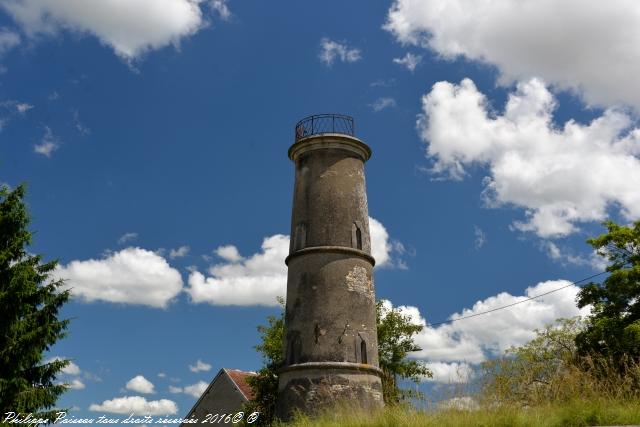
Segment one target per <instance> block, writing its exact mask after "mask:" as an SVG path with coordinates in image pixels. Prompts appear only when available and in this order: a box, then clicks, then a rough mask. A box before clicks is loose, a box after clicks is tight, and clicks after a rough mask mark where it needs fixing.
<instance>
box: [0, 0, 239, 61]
mask: <svg viewBox="0 0 640 427" xmlns="http://www.w3.org/2000/svg"><path fill="white" fill-rule="evenodd" d="M201 5H208V6H209V7H211V8H213V9H214V10H216V11H217V12H218V14H219V15H220V16H221V17H222V18H223V19H226V18H228V17H229V10H228V8H227V7H226V3H225V2H224V1H221V0H213V1H210V2H205V1H203V0H162V1H160V0H128V1H122V0H100V1H91V2H89V1H86V0H7V1H4V2H2V4H1V7H2V8H4V9H5V11H6V12H8V13H9V14H10V15H11V16H12V17H13V19H14V20H15V22H16V23H17V24H19V25H20V27H21V29H22V31H24V33H25V34H27V35H28V36H29V37H31V38H35V37H36V36H38V35H55V34H57V33H59V32H60V31H62V30H68V31H72V32H77V33H84V34H92V35H94V36H95V37H97V38H98V39H99V40H100V41H101V42H102V43H103V44H105V45H107V46H110V47H111V48H113V50H114V51H115V52H116V54H117V55H119V56H120V57H122V58H124V59H126V60H131V59H134V58H136V57H139V56H140V55H142V54H144V53H145V52H147V51H150V50H154V49H160V48H162V47H165V46H168V45H173V46H176V47H178V46H179V43H180V41H181V40H182V39H183V38H185V37H188V36H191V35H193V34H195V33H196V32H198V31H199V30H200V29H202V28H204V27H205V26H207V24H208V23H207V19H206V17H205V16H204V11H203V8H202V7H201Z"/></svg>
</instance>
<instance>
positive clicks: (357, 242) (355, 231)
mask: <svg viewBox="0 0 640 427" xmlns="http://www.w3.org/2000/svg"><path fill="white" fill-rule="evenodd" d="M351 246H352V247H354V248H356V249H360V250H362V227H360V222H359V221H356V222H354V223H353V226H352V227H351Z"/></svg>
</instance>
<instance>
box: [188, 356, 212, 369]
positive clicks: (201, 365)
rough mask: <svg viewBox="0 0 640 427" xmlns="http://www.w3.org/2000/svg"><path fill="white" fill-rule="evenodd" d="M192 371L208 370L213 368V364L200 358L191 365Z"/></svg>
mask: <svg viewBox="0 0 640 427" xmlns="http://www.w3.org/2000/svg"><path fill="white" fill-rule="evenodd" d="M189 370H190V371H191V372H207V371H210V370H211V365H210V364H208V363H205V362H203V361H202V360H200V359H198V361H197V362H196V364H195V365H189Z"/></svg>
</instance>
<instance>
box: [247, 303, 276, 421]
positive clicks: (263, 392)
mask: <svg viewBox="0 0 640 427" xmlns="http://www.w3.org/2000/svg"><path fill="white" fill-rule="evenodd" d="M278 302H279V303H280V306H281V307H282V310H281V313H280V314H279V315H278V316H269V317H267V325H260V326H258V332H259V333H260V341H261V342H260V344H258V345H256V346H255V349H256V350H257V351H258V352H259V353H260V354H262V361H263V366H262V368H261V369H260V370H259V371H258V375H256V376H255V377H250V378H248V379H247V382H248V383H249V385H250V386H251V388H252V389H253V399H252V400H251V401H250V402H249V403H248V404H247V405H245V408H244V410H245V412H246V413H248V414H249V413H251V412H256V411H257V412H259V413H260V416H259V417H258V419H257V420H256V422H255V423H254V425H257V426H268V425H271V423H272V421H273V420H274V418H275V414H276V398H277V397H278V369H279V368H280V367H281V366H282V363H283V362H284V355H283V351H282V349H283V344H284V310H285V307H284V299H283V298H280V297H279V298H278Z"/></svg>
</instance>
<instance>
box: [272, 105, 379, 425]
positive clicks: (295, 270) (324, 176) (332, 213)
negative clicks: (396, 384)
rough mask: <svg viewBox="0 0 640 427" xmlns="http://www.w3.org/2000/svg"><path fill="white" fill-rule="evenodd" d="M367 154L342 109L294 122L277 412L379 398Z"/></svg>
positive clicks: (369, 403)
mask: <svg viewBox="0 0 640 427" xmlns="http://www.w3.org/2000/svg"><path fill="white" fill-rule="evenodd" d="M370 156H371V149H370V148H369V147H368V146H367V145H366V144H365V143H364V142H362V141H361V140H359V139H358V138H356V137H355V136H354V126H353V119H352V118H351V117H348V116H341V115H320V116H311V117H308V118H306V119H303V120H302V121H300V122H299V123H298V124H297V125H296V127H295V142H294V144H293V145H292V146H291V148H289V158H290V159H291V160H292V161H293V162H294V163H295V187H294V193H293V213H292V217H291V246H290V249H289V256H288V257H287V259H286V260H285V262H286V264H287V265H288V267H289V275H288V279H287V306H286V314H285V348H284V351H285V363H284V367H283V368H282V369H281V371H280V380H279V387H278V409H277V412H278V416H279V417H280V418H282V419H287V418H289V417H290V415H291V412H292V411H293V410H296V409H297V410H301V411H302V412H305V413H310V414H312V413H314V412H316V411H317V410H319V409H323V408H327V407H330V406H333V405H335V404H336V403H338V404H345V403H347V404H355V405H357V406H359V407H364V408H373V407H379V406H382V405H383V400H382V385H381V380H380V378H381V371H380V369H379V367H378V339H377V333H376V309H375V292H374V285H373V273H372V270H373V266H374V264H375V260H374V259H373V257H372V256H371V239H370V236H369V216H368V212H367V194H366V189H365V179H364V163H365V162H366V161H367V160H368V159H369V157H370Z"/></svg>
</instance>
